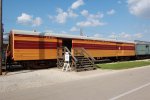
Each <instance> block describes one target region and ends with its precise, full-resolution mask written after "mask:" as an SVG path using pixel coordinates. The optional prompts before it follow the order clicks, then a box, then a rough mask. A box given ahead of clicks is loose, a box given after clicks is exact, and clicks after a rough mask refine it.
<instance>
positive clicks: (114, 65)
mask: <svg viewBox="0 0 150 100" xmlns="http://www.w3.org/2000/svg"><path fill="white" fill-rule="evenodd" d="M146 65H150V61H125V62H116V63H106V64H98V68H101V69H115V70H118V69H128V68H134V67H142V66H146Z"/></svg>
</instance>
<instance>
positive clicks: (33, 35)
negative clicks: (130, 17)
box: [9, 30, 135, 66]
mask: <svg viewBox="0 0 150 100" xmlns="http://www.w3.org/2000/svg"><path fill="white" fill-rule="evenodd" d="M61 46H66V47H68V48H69V50H71V52H72V53H73V48H79V47H82V48H84V49H85V50H86V51H87V52H88V53H89V54H90V55H91V56H92V57H95V58H101V59H103V58H110V59H112V58H116V57H133V56H135V44H134V43H132V42H121V41H115V40H105V39H99V38H92V37H86V36H73V35H63V34H51V33H40V32H33V31H22V30H12V31H11V32H10V40H9V49H10V51H11V53H12V58H13V60H14V61H17V62H21V63H23V64H30V65H31V66H32V62H33V61H34V63H39V62H40V61H41V62H44V63H47V64H49V65H50V64H51V63H52V62H55V64H56V59H57V47H61ZM45 61H46V62H45Z"/></svg>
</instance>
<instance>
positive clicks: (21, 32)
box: [11, 30, 135, 43]
mask: <svg viewBox="0 0 150 100" xmlns="http://www.w3.org/2000/svg"><path fill="white" fill-rule="evenodd" d="M11 32H12V33H14V34H24V35H39V36H52V37H58V38H68V39H86V40H99V41H110V42H126V43H135V42H132V41H124V40H115V39H106V38H97V37H88V36H79V35H70V34H56V33H50V32H34V31H24V30H12V31H11Z"/></svg>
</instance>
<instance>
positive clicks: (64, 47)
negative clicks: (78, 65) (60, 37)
mask: <svg viewBox="0 0 150 100" xmlns="http://www.w3.org/2000/svg"><path fill="white" fill-rule="evenodd" d="M64 49H66V50H67V52H68V53H69V55H71V57H72V58H73V59H74V60H75V62H77V61H78V60H77V59H76V58H75V57H74V56H73V55H72V54H71V52H70V50H69V49H68V48H67V47H64Z"/></svg>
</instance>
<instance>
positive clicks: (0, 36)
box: [0, 0, 3, 75]
mask: <svg viewBox="0 0 150 100" xmlns="http://www.w3.org/2000/svg"><path fill="white" fill-rule="evenodd" d="M2 52H3V29H2V0H0V75H2Z"/></svg>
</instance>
